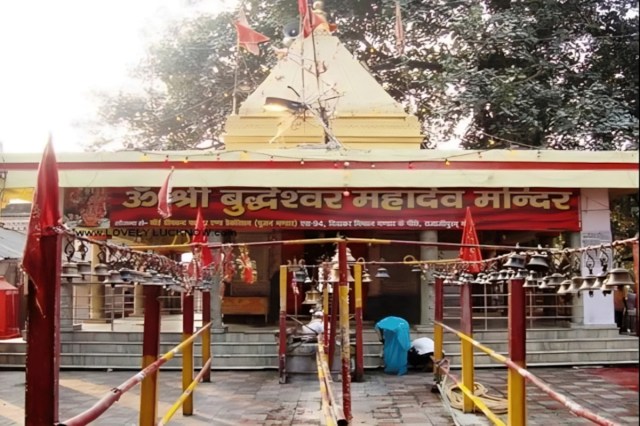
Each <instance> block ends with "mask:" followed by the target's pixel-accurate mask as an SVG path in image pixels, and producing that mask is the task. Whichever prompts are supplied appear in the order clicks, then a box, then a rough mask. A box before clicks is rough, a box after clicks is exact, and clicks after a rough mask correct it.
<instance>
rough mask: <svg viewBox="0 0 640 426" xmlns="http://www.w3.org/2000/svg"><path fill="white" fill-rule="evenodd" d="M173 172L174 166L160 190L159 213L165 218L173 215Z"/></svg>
mask: <svg viewBox="0 0 640 426" xmlns="http://www.w3.org/2000/svg"><path fill="white" fill-rule="evenodd" d="M172 174H173V168H171V171H170V172H169V174H168V175H167V179H165V181H164V183H163V184H162V186H161V187H160V191H158V213H159V214H160V216H162V218H163V219H167V218H170V217H171V175H172Z"/></svg>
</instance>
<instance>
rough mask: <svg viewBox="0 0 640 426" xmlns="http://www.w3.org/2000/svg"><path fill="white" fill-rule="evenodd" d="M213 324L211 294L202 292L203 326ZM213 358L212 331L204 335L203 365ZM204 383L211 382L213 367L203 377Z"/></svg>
mask: <svg viewBox="0 0 640 426" xmlns="http://www.w3.org/2000/svg"><path fill="white" fill-rule="evenodd" d="M210 322H211V292H210V291H203V292H202V325H203V326H205V325H207V324H209V323H210ZM210 357H211V329H209V331H207V332H205V334H203V335H202V365H204V364H205V363H206V362H207V359H209V358H210ZM202 381H203V382H210V381H211V367H209V368H208V369H207V370H206V371H205V372H204V374H203V375H202Z"/></svg>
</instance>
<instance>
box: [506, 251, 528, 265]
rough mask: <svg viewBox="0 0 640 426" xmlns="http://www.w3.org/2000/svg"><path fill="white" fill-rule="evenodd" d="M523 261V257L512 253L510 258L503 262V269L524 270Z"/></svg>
mask: <svg viewBox="0 0 640 426" xmlns="http://www.w3.org/2000/svg"><path fill="white" fill-rule="evenodd" d="M525 260H526V258H525V257H524V256H523V255H521V254H517V253H514V254H512V255H511V256H509V259H508V260H507V261H506V262H505V264H504V265H503V266H504V267H505V268H511V269H524V262H525Z"/></svg>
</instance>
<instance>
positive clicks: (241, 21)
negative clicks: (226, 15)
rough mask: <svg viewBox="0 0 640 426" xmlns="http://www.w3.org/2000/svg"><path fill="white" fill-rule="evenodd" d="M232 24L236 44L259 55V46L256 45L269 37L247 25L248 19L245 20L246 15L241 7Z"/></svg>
mask: <svg viewBox="0 0 640 426" xmlns="http://www.w3.org/2000/svg"><path fill="white" fill-rule="evenodd" d="M234 24H235V26H236V31H237V33H238V45H239V46H241V47H244V48H245V49H247V51H248V52H250V53H253V54H254V55H259V54H260V47H258V44H260V43H264V42H266V41H269V40H270V38H269V37H267V36H266V35H264V34H260V33H259V32H257V31H254V30H253V29H252V28H251V27H250V26H249V21H247V16H246V15H245V14H244V10H243V9H242V8H240V12H238V18H237V19H236V21H235V22H234Z"/></svg>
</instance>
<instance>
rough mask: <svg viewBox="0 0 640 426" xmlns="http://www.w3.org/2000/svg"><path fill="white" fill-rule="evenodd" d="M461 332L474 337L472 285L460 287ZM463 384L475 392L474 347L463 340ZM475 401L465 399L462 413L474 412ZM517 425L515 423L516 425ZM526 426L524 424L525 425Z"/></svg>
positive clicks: (466, 397)
mask: <svg viewBox="0 0 640 426" xmlns="http://www.w3.org/2000/svg"><path fill="white" fill-rule="evenodd" d="M460 308H461V311H462V312H461V314H460V331H461V332H462V333H464V334H465V335H467V336H468V337H469V338H472V337H473V303H472V300H471V284H462V285H461V286H460ZM461 349H462V351H461V352H462V384H463V385H464V386H465V387H466V388H467V389H470V390H471V391H472V392H473V389H474V387H475V384H474V365H473V345H472V344H471V342H468V341H467V340H462V342H461ZM473 406H474V404H473V400H472V399H471V398H469V397H468V396H466V395H465V396H464V397H463V402H462V411H463V412H465V413H471V412H473ZM514 424H515V423H514ZM523 424H524V423H523Z"/></svg>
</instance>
